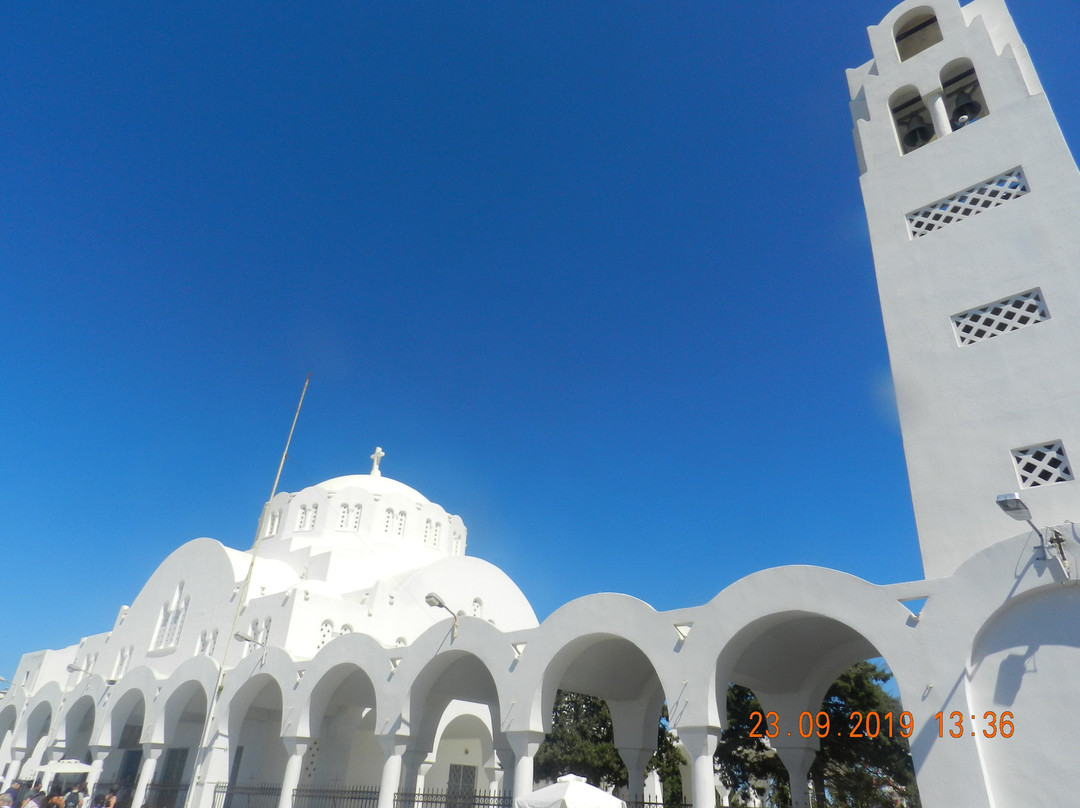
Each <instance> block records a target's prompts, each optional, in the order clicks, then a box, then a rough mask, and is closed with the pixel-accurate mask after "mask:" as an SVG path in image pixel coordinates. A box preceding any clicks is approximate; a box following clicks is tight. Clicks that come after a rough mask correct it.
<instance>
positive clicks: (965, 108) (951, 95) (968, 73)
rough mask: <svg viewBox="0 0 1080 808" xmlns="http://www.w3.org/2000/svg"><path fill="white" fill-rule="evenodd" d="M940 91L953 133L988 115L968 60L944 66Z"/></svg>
mask: <svg viewBox="0 0 1080 808" xmlns="http://www.w3.org/2000/svg"><path fill="white" fill-rule="evenodd" d="M941 91H942V93H944V95H945V111H946V112H947V113H948V114H949V123H951V124H952V128H953V130H954V131H955V130H956V129H963V128H964V127H965V126H967V125H969V124H972V123H975V121H977V120H978V119H979V118H983V117H985V116H986V115H988V114H989V113H990V110H989V109H987V106H986V98H985V97H984V96H983V92H982V87H980V86H979V77H978V76H976V75H975V66H974V65H972V63H971V60H970V59H957V60H956V61H954V62H949V64H947V65H945V67H944V68H943V69H942V71H941Z"/></svg>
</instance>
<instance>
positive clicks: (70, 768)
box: [38, 760, 90, 774]
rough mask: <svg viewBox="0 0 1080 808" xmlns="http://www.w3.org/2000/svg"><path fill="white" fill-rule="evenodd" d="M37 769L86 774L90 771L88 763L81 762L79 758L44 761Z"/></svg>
mask: <svg viewBox="0 0 1080 808" xmlns="http://www.w3.org/2000/svg"><path fill="white" fill-rule="evenodd" d="M38 771H39V772H45V773H46V774H87V773H89V771H90V764H89V763H83V762H82V761H81V760H54V761H53V762H52V763H46V764H45V765H44V766H42V767H41V768H40V769H38Z"/></svg>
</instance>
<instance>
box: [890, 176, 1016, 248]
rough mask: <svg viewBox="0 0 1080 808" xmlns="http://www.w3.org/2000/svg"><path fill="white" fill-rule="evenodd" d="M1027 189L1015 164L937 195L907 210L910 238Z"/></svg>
mask: <svg viewBox="0 0 1080 808" xmlns="http://www.w3.org/2000/svg"><path fill="white" fill-rule="evenodd" d="M1027 192H1028V185H1027V179H1026V178H1025V177H1024V171H1023V169H1021V168H1019V167H1017V168H1014V169H1013V170H1012V171H1006V172H1005V173H1004V174H999V175H998V176H996V177H994V178H993V179H991V180H986V182H980V183H979V184H978V185H975V186H972V187H971V188H965V189H964V190H963V191H961V192H960V193H958V194H953V195H952V196H950V197H948V198H947V199H939V200H938V201H937V202H935V203H934V204H932V205H927V206H926V207H925V208H923V209H922V210H916V211H913V212H912V213H909V214H908V215H907V220H908V229H909V230H910V232H911V237H912V238H918V237H919V236H925V235H926V234H927V233H932V232H933V231H935V230H938V229H940V228H942V227H945V226H946V225H949V224H952V223H953V222H959V221H963V220H964V219H966V218H967V217H968V216H974V215H975V214H976V213H982V212H983V211H984V210H989V209H990V208H996V207H997V206H998V205H1001V204H1003V203H1005V202H1008V201H1009V200H1010V199H1015V198H1016V197H1018V196H1023V195H1024V194H1026V193H1027Z"/></svg>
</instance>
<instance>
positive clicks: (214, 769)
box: [135, 731, 229, 808]
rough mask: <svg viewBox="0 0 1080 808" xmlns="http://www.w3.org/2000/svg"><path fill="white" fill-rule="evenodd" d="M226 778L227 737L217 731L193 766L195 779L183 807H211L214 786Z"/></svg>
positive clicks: (227, 758) (227, 767)
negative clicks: (196, 763) (199, 760)
mask: <svg viewBox="0 0 1080 808" xmlns="http://www.w3.org/2000/svg"><path fill="white" fill-rule="evenodd" d="M228 779H229V737H228V736H227V735H225V734H224V733H223V732H220V731H218V732H215V733H214V734H213V736H212V737H211V739H210V745H209V748H207V749H205V750H202V760H201V762H200V763H199V764H198V765H197V766H196V768H195V780H194V782H193V783H192V784H191V789H190V790H189V792H188V798H187V801H186V803H185V808H213V805H214V786H216V785H217V784H218V783H224V782H226V781H227V780H228ZM135 808H139V806H135Z"/></svg>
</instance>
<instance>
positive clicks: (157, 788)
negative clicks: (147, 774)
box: [145, 783, 188, 808]
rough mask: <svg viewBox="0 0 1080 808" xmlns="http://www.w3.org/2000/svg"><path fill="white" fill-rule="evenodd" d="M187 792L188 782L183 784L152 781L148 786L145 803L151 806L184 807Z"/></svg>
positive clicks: (163, 807)
mask: <svg viewBox="0 0 1080 808" xmlns="http://www.w3.org/2000/svg"><path fill="white" fill-rule="evenodd" d="M187 793H188V784H187V783H184V784H182V785H164V784H162V783H151V784H150V785H148V786H147V787H146V800H145V804H146V805H148V806H149V808H183V805H184V800H185V799H186V798H187Z"/></svg>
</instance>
